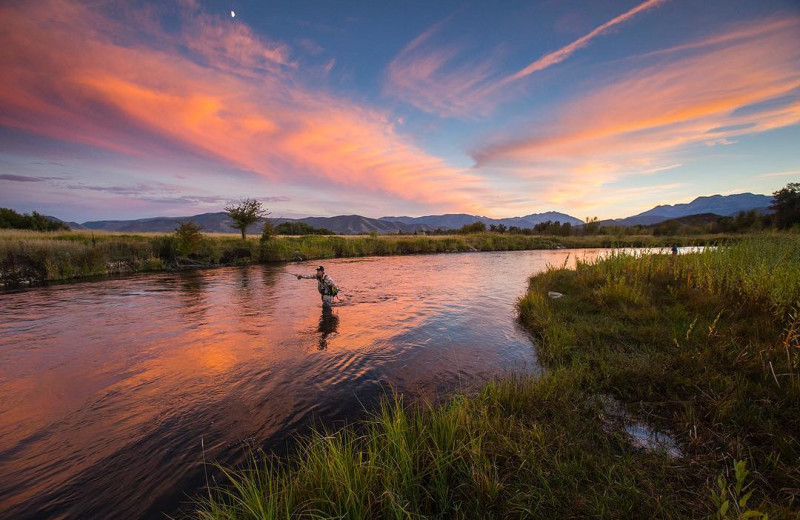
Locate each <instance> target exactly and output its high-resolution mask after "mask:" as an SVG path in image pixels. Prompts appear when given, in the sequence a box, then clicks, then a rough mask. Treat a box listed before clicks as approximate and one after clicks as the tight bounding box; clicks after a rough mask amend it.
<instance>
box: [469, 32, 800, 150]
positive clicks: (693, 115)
mask: <svg viewBox="0 0 800 520" xmlns="http://www.w3.org/2000/svg"><path fill="white" fill-rule="evenodd" d="M758 27H759V30H757V31H753V30H752V28H749V30H748V31H746V32H741V33H740V32H738V31H736V33H737V34H741V35H744V36H742V37H740V38H738V39H737V40H736V41H735V42H731V41H730V40H729V39H725V38H721V39H714V40H712V41H724V42H725V45H724V46H712V47H711V48H706V49H704V50H703V52H701V53H699V54H696V55H692V56H689V57H684V56H678V57H677V58H676V59H673V60H672V61H670V62H666V63H664V62H659V63H656V64H653V65H650V66H649V67H646V68H641V69H638V70H636V71H634V72H632V73H629V74H627V75H624V76H622V77H619V78H618V77H614V78H612V79H611V81H609V82H608V83H607V84H606V85H605V86H601V87H599V88H597V89H594V90H591V91H589V92H588V93H587V94H586V95H585V96H583V97H581V98H578V99H575V100H571V101H570V102H568V103H566V104H565V105H564V106H562V107H560V109H559V111H558V112H557V113H556V114H555V116H554V118H553V119H552V120H550V121H544V122H542V123H541V124H540V125H538V126H540V127H542V128H549V129H554V130H553V131H550V132H547V133H542V134H537V135H531V136H529V137H526V138H524V139H519V140H506V141H500V142H495V143H493V144H492V145H490V146H487V147H485V148H482V149H479V150H477V151H476V152H475V153H474V155H473V156H474V158H475V159H476V162H477V163H478V164H479V165H485V164H492V163H505V164H509V163H530V162H535V163H541V162H546V161H559V160H570V161H585V160H595V161H596V160H600V159H603V160H607V161H615V162H619V161H626V160H634V159H636V158H640V159H641V158H649V159H651V160H653V159H654V158H657V157H661V156H663V154H664V153H665V152H669V151H674V150H675V149H677V148H679V147H685V146H688V145H692V144H699V143H706V144H714V143H720V142H725V140H729V139H731V138H734V137H737V136H740V135H747V134H752V133H757V132H763V131H765V130H770V129H774V128H780V127H783V126H787V125H791V124H796V123H798V122H800V100H798V98H797V96H796V93H795V94H794V95H793V94H792V93H793V92H794V91H795V89H797V88H799V87H800V67H799V66H798V65H800V19H798V18H795V19H793V20H792V21H791V23H786V22H780V23H777V24H776V23H774V22H772V21H770V22H762V23H760V24H759V25H758ZM776 28H777V29H776ZM779 101H782V102H780V103H779ZM771 103H772V104H771ZM759 106H760V108H759Z"/></svg>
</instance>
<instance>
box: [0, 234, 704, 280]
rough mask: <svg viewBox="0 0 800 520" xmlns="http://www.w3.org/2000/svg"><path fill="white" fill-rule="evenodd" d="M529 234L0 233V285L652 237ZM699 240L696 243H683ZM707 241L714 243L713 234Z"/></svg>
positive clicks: (654, 239)
mask: <svg viewBox="0 0 800 520" xmlns="http://www.w3.org/2000/svg"><path fill="white" fill-rule="evenodd" d="M625 239H626V241H625V242H616V241H615V240H614V239H611V238H608V237H559V238H554V237H537V236H522V235H505V234H504V235H499V234H496V233H482V234H476V235H453V236H431V237H428V236H410V235H383V236H374V237H367V236H317V235H306V236H299V237H273V238H271V239H269V240H267V241H265V242H261V241H259V240H258V239H257V238H255V237H249V238H248V239H247V240H241V239H240V238H239V237H238V236H236V235H230V234H228V235H226V234H204V235H203V236H202V239H201V240H199V241H198V243H197V244H193V245H192V248H191V249H192V251H186V250H185V249H186V248H185V247H184V244H182V243H181V241H180V239H179V238H178V237H177V236H175V235H174V234H159V233H149V234H126V233H107V232H91V231H61V232H49V233H41V232H34V231H16V230H0V284H9V283H28V282H41V281H48V280H65V279H70V278H79V277H83V276H93V275H102V274H116V273H125V272H137V271H156V270H162V269H174V268H180V267H197V266H215V265H233V264H246V263H256V262H281V261H284V262H285V261H291V260H295V259H296V258H297V257H300V258H303V259H306V260H314V259H325V258H343V257H358V256H381V255H407V254H426V253H445V252H472V251H518V250H527V249H554V248H556V247H600V246H607V245H617V246H622V245H636V244H637V243H638V242H639V241H641V240H644V241H649V243H651V244H652V245H656V243H657V241H658V240H659V239H658V238H657V237H644V238H640V237H625ZM685 240H687V241H691V243H702V241H703V240H704V238H702V237H699V238H698V237H692V238H691V239H688V238H687V239H685ZM709 240H719V237H713V238H710V239H709Z"/></svg>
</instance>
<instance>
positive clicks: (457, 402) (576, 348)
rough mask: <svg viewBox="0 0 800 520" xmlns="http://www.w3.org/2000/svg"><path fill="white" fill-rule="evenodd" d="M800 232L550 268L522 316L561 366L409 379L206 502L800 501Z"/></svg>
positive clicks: (253, 507)
mask: <svg viewBox="0 0 800 520" xmlns="http://www.w3.org/2000/svg"><path fill="white" fill-rule="evenodd" d="M798 251H800V237H797V236H795V235H782V236H780V237H757V238H749V239H746V240H743V241H741V242H740V243H738V244H736V245H734V246H732V247H726V248H719V249H713V250H712V249H709V250H706V251H705V252H703V253H693V254H688V255H680V256H677V257H675V256H671V255H648V256H644V257H639V258H637V257H633V256H629V255H616V256H612V257H611V258H608V259H606V260H603V261H600V262H598V263H597V264H594V265H589V264H585V263H579V264H578V266H577V269H576V270H574V271H572V270H563V269H551V270H549V271H548V272H546V273H543V274H541V275H538V276H535V277H534V278H532V279H531V282H530V288H529V292H528V294H527V295H526V296H525V297H524V298H523V299H522V300H521V301H520V303H519V309H520V319H521V321H522V323H523V324H524V325H525V326H526V327H527V328H529V329H530V330H531V331H532V332H533V333H534V334H535V335H536V336H537V337H538V338H539V342H538V349H537V350H538V355H539V359H540V361H541V363H542V364H543V366H545V367H546V368H547V372H546V374H545V375H543V376H541V377H538V378H533V377H521V376H519V377H515V376H510V377H507V378H503V379H500V380H497V381H493V382H490V383H488V384H487V385H485V387H484V388H483V389H482V390H481V391H480V393H479V394H478V395H475V396H470V397H463V396H456V397H454V398H453V399H452V400H451V401H450V402H449V403H448V404H446V405H444V406H427V405H420V404H415V405H410V404H409V403H403V402H402V400H401V399H399V398H398V399H396V400H395V402H393V403H388V404H386V405H385V406H384V407H383V408H382V409H381V410H380V411H379V412H378V413H377V414H375V416H374V417H373V419H371V420H369V421H365V422H362V423H359V424H357V425H353V426H351V427H348V428H345V429H343V430H340V431H337V432H335V433H326V432H322V433H319V434H316V435H313V436H311V437H310V438H307V439H305V440H304V441H302V442H301V446H300V448H299V449H298V453H297V454H296V455H295V456H294V457H292V458H290V459H288V460H287V459H276V458H274V457H264V458H262V457H261V456H257V457H255V458H254V460H253V463H252V464H251V466H250V467H249V468H247V469H244V470H240V471H231V470H223V471H224V472H225V473H226V475H227V476H228V478H229V482H226V483H223V484H222V486H221V487H219V488H214V489H211V490H209V494H208V495H207V497H206V498H204V499H201V502H200V503H199V505H198V510H197V511H196V512H195V514H194V517H195V518H203V519H217V518H226V519H231V518H290V517H292V518H295V517H326V518H327V517H340V518H410V517H435V518H486V517H493V518H512V517H513V518H553V517H588V516H593V517H601V518H642V517H652V518H697V517H704V516H713V517H715V518H745V517H753V518H758V517H760V516H761V515H760V514H757V512H764V513H769V515H770V517H771V518H796V510H797V505H798V501H800V495H798V493H800V445H799V444H798V439H797V438H796V432H797V431H800V366H798V365H799V363H798V358H800V352H799V351H800V348H798V347H797V345H798V344H799V343H800V341H798V339H799V338H798V332H799V331H800V322H799V319H800V316H798V302H799V301H800V255H798ZM550 292H558V293H560V294H563V296H562V297H559V298H552V297H550V296H548V293H550ZM656 432H658V433H656ZM748 471H749V473H748ZM746 515H750V516H746Z"/></svg>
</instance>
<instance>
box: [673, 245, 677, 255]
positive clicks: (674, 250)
mask: <svg viewBox="0 0 800 520" xmlns="http://www.w3.org/2000/svg"><path fill="white" fill-rule="evenodd" d="M672 254H673V255H677V254H678V244H672Z"/></svg>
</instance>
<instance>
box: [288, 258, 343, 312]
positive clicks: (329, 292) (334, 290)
mask: <svg viewBox="0 0 800 520" xmlns="http://www.w3.org/2000/svg"><path fill="white" fill-rule="evenodd" d="M314 278H316V279H317V290H318V291H319V293H320V294H321V295H322V308H323V309H325V308H328V309H330V307H331V304H332V303H333V297H334V296H336V295H337V294H338V293H339V286H338V285H336V284H335V283H334V281H333V280H332V279H331V277H330V276H328V275H327V274H325V268H324V267H322V266H319V267H317V274H314V275H312V274H298V275H297V279H298V280H300V279H306V280H313V279H314Z"/></svg>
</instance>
